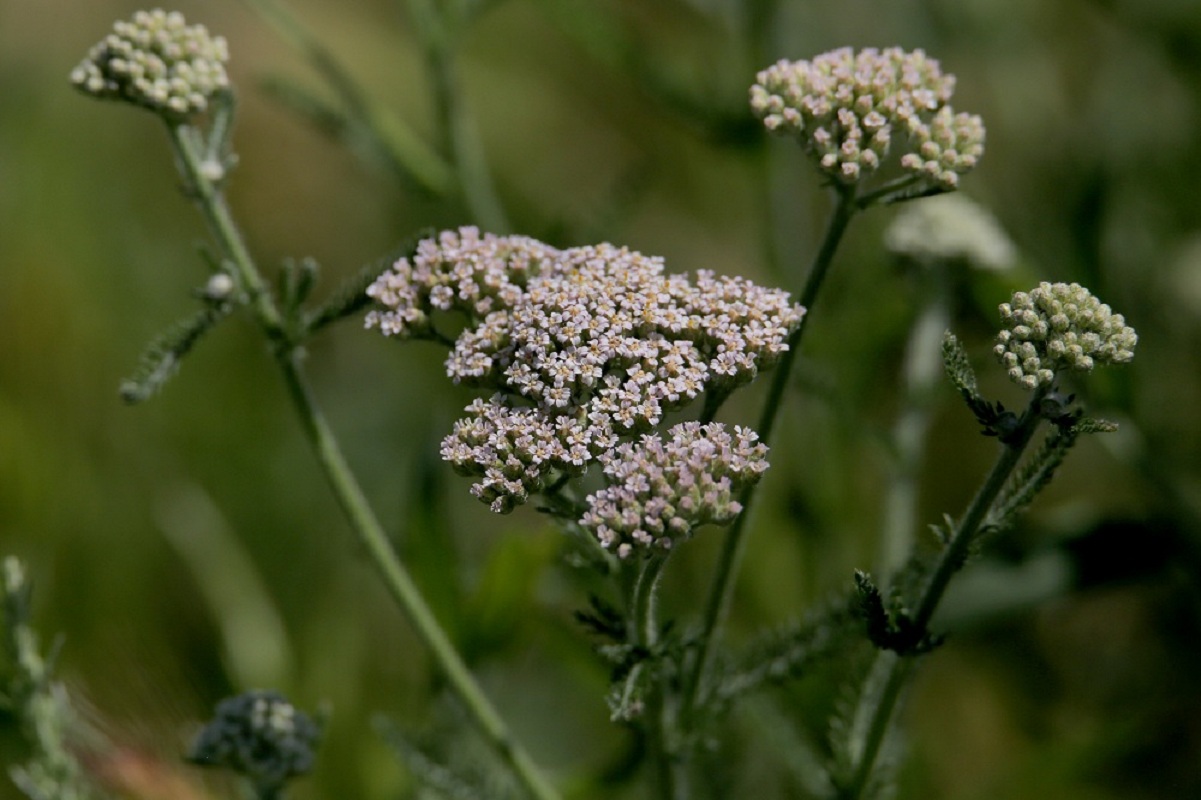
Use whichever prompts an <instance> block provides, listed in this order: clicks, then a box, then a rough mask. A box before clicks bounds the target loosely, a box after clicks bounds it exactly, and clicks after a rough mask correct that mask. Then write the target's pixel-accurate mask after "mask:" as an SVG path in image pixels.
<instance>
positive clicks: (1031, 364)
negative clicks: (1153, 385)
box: [993, 282, 1138, 389]
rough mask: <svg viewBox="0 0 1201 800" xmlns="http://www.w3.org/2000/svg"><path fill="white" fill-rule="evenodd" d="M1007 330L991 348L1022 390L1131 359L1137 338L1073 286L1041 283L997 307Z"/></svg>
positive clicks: (1120, 320) (1106, 308) (1119, 317)
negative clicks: (1064, 373)
mask: <svg viewBox="0 0 1201 800" xmlns="http://www.w3.org/2000/svg"><path fill="white" fill-rule="evenodd" d="M1000 311H1001V321H1002V323H1003V324H1004V325H1005V328H1004V329H1003V330H1002V331H1001V332H1000V333H999V334H997V344H996V346H995V347H994V348H993V352H994V353H995V354H996V356H997V359H998V360H999V361H1000V362H1001V365H1002V366H1003V367H1005V369H1006V370H1007V371H1008V372H1009V377H1010V378H1011V379H1012V380H1013V381H1014V382H1015V383H1017V384H1018V385H1019V386H1022V387H1023V388H1026V389H1037V388H1039V387H1040V386H1049V385H1050V384H1051V383H1052V382H1053V381H1054V380H1055V377H1056V375H1057V374H1058V373H1060V372H1062V371H1064V370H1072V371H1075V372H1088V371H1090V370H1092V368H1093V367H1094V366H1095V365H1097V364H1121V363H1125V362H1127V361H1129V360H1131V359H1132V358H1134V346H1135V345H1136V344H1138V334H1137V333H1135V332H1134V329H1133V328H1131V327H1130V326H1129V325H1127V324H1126V320H1125V318H1123V317H1122V315H1121V314H1114V313H1113V311H1112V310H1111V309H1110V308H1109V306H1107V305H1105V304H1104V303H1102V302H1101V301H1099V300H1098V299H1097V298H1095V297H1093V295H1092V294H1091V293H1090V292H1089V291H1088V289H1085V288H1084V287H1083V286H1081V285H1079V284H1077V283H1046V282H1043V283H1041V284H1039V286H1038V288H1037V289H1035V290H1034V291H1032V292H1017V293H1016V294H1014V296H1013V299H1012V300H1011V301H1010V302H1008V303H1002V304H1001V307H1000Z"/></svg>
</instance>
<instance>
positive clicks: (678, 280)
mask: <svg viewBox="0 0 1201 800" xmlns="http://www.w3.org/2000/svg"><path fill="white" fill-rule="evenodd" d="M368 294H370V295H371V296H372V297H373V298H375V299H376V300H377V301H378V302H379V303H380V304H381V305H382V306H383V308H381V309H378V310H375V311H372V312H370V313H369V314H368V316H367V326H368V327H378V328H379V329H380V330H381V331H382V332H383V333H385V334H386V335H393V336H401V337H406V336H417V337H422V336H425V337H428V336H432V335H434V330H435V329H434V327H433V320H432V318H431V315H433V314H435V312H437V311H452V310H457V311H460V312H463V314H465V316H466V318H467V323H468V324H467V326H466V327H465V328H464V329H463V330H462V331H461V332H460V333H459V335H458V337H457V339H456V340H455V343H454V347H453V349H452V351H451V353H450V355H449V356H448V358H447V362H446V368H447V373H448V375H449V376H450V377H451V378H452V379H453V380H454V381H455V382H456V383H461V384H465V385H468V386H474V387H478V388H482V389H485V390H490V391H491V392H492V393H493V394H492V396H491V398H490V399H488V400H486V401H485V400H482V399H480V400H477V401H475V402H474V403H472V404H471V405H470V406H468V407H467V409H466V412H467V413H466V416H465V417H464V418H463V419H461V420H459V421H458V422H457V423H456V424H455V428H454V431H453V432H452V433H451V435H450V436H448V437H447V438H446V439H445V441H444V442H443V445H442V455H443V458H445V459H446V460H447V461H449V462H450V463H452V464H453V465H454V466H455V467H456V469H457V470H458V471H460V472H461V473H464V474H467V475H472V476H477V477H480V480H479V481H478V482H477V483H476V484H475V485H474V486H473V487H472V492H473V493H474V494H475V495H476V496H477V497H479V498H480V499H481V500H483V501H484V502H487V503H488V504H489V505H490V506H491V507H492V509H493V510H494V511H498V512H504V511H509V510H511V509H512V508H513V507H514V506H516V505H518V504H520V503H524V502H526V500H528V498H529V496H530V495H531V494H533V493H535V492H537V491H539V490H540V489H541V488H542V487H543V486H544V485H545V483H546V481H547V480H548V479H549V478H551V477H552V476H556V475H563V474H568V475H572V474H580V473H583V472H584V471H586V470H587V468H588V465H589V464H591V463H592V462H593V461H595V460H596V459H597V458H598V457H599V456H600V455H601V454H602V453H605V452H607V451H609V450H611V449H612V448H613V447H614V446H616V445H617V443H618V442H619V440H620V439H621V437H629V436H632V435H635V434H638V433H642V432H645V431H648V430H650V429H651V428H653V427H655V426H656V425H658V424H659V423H660V422H661V421H662V420H663V417H664V415H665V414H666V413H668V412H671V411H675V410H678V409H680V408H683V407H684V406H686V405H687V404H688V403H690V402H692V401H693V400H695V399H696V398H697V397H699V396H700V395H701V394H702V393H703V392H705V391H707V390H715V391H719V392H728V391H730V390H732V389H734V388H736V387H738V386H740V385H742V384H745V383H747V382H749V381H750V380H752V379H753V378H754V377H755V375H757V374H758V372H759V370H761V369H764V368H766V367H769V366H771V365H772V364H773V363H774V362H775V361H776V360H777V359H778V358H779V357H780V355H781V354H783V353H784V352H785V351H786V350H787V349H788V337H789V335H790V334H791V333H792V332H793V331H794V330H795V329H796V328H797V326H798V325H799V324H800V321H801V317H802V315H803V314H804V309H802V308H801V307H800V306H798V305H795V304H793V303H791V302H790V300H789V297H788V294H787V293H786V292H784V291H781V290H778V289H765V288H763V287H760V286H758V285H756V284H754V283H752V282H751V281H748V280H745V279H743V278H730V277H720V276H716V275H714V274H713V273H711V272H706V271H700V272H698V273H697V274H696V275H695V277H694V278H692V279H690V278H689V277H688V276H685V275H665V274H664V272H663V261H662V259H659V258H654V257H648V256H644V255H642V254H640V253H636V252H633V251H631V250H628V249H625V248H618V247H614V246H612V245H608V244H601V245H596V246H589V247H573V248H568V249H563V250H559V249H555V248H552V247H550V246H549V245H546V244H543V243H541V242H537V241H536V240H533V239H529V238H525V237H515V236H494V235H491V234H481V233H480V232H479V231H477V230H476V229H474V228H462V229H460V230H458V231H447V232H444V233H442V234H441V235H440V236H439V237H438V238H437V239H431V240H427V241H424V242H422V243H421V244H420V246H419V248H418V251H417V253H416V255H415V256H414V257H413V258H412V259H402V260H401V261H400V262H398V263H397V264H396V265H395V266H394V267H393V268H392V270H390V271H389V272H387V273H385V274H384V275H382V276H381V277H380V278H379V279H378V280H377V281H376V282H375V283H374V284H373V285H372V286H371V288H370V289H369V290H368Z"/></svg>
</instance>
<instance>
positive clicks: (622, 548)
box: [580, 422, 768, 558]
mask: <svg viewBox="0 0 1201 800" xmlns="http://www.w3.org/2000/svg"><path fill="white" fill-rule="evenodd" d="M667 435H668V436H669V437H670V438H669V441H667V442H666V443H664V442H663V440H662V439H660V438H659V436H658V435H656V434H646V435H644V436H642V437H641V439H640V440H639V441H638V442H636V443H630V442H627V443H625V444H622V445H620V446H619V447H618V448H617V449H616V450H615V451H613V452H610V453H606V454H605V455H603V456H602V457H601V461H602V463H603V464H604V474H605V482H606V483H607V484H608V486H607V488H604V489H601V490H600V491H599V492H596V493H595V494H591V495H589V496H588V510H587V512H585V514H584V517H583V518H582V519H581V520H580V524H581V525H582V526H583V527H584V528H586V529H588V530H589V531H591V532H592V533H593V534H594V535H595V536H596V537H597V539H598V540H599V541H600V543H601V546H602V547H604V548H606V549H611V550H614V551H615V552H616V553H617V555H618V556H619V557H620V558H626V557H628V556H629V555H630V554H631V553H632V552H634V550H635V548H639V549H641V550H644V551H647V552H650V553H653V552H656V551H658V552H663V551H666V550H670V549H671V547H672V545H673V544H674V543H675V542H678V541H681V540H683V539H686V538H687V537H688V536H690V535H691V533H692V531H693V529H694V528H697V527H699V526H700V525H704V524H706V523H716V524H719V525H724V524H726V523H729V522H731V521H732V520H733V519H734V517H736V516H738V514H739V512H741V511H742V505H741V504H740V503H739V502H738V501H737V500H735V499H734V498H735V497H736V496H737V495H738V493H739V492H740V491H741V490H742V489H743V488H744V487H745V486H747V485H750V484H753V483H756V482H757V481H758V480H759V478H760V477H761V476H762V475H763V473H764V471H766V470H767V467H768V464H767V447H766V445H763V444H761V443H760V442H759V436H758V434H756V433H755V432H754V431H752V430H750V429H749V428H739V427H736V428H734V433H733V435H731V434H730V433H728V432H727V431H726V428H725V426H724V425H722V424H721V423H719V422H712V423H709V424H708V425H701V424H700V423H699V422H685V423H681V424H679V425H676V426H674V427H672V428H671V429H670V430H668V431H667Z"/></svg>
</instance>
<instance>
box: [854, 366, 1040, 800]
mask: <svg viewBox="0 0 1201 800" xmlns="http://www.w3.org/2000/svg"><path fill="white" fill-rule="evenodd" d="M1045 394H1046V389H1045V388H1044V389H1039V390H1037V391H1035V392H1034V394H1033V395H1032V396H1031V398H1030V404H1029V405H1028V406H1027V407H1026V410H1025V412H1023V414H1022V417H1021V419H1020V420H1019V422H1018V427H1017V430H1016V431H1015V432H1014V434H1013V436H1012V437H1010V438H1009V439H1008V440H1007V441H1006V442H1004V443H1003V446H1002V450H1001V453H1000V454H999V455H998V456H997V460H996V463H994V464H993V467H992V470H991V471H990V472H989V473H988V477H987V478H985V479H984V483H983V484H982V485H981V486H980V488H979V490H977V492H976V496H975V497H973V498H972V502H971V504H970V505H969V506H968V508H967V511H965V512H964V514H963V516H962V517H961V518H960V520H959V523H958V524H957V525H956V526H955V530H954V532H953V533H952V535H951V540H950V541H949V542H948V543H947V545H946V547H944V548H943V551H942V554H941V555H940V556H939V559H938V564H937V565H936V566H935V568H934V572H932V573H931V575H930V578H929V580H927V582H926V586H925V588H924V589H923V590H922V594H921V596H920V597H919V598H918V601H917V603H916V606H917V611H916V612H915V613H914V615H913V619H912V622H913V626H914V629H915V630H919V631H924V630H926V628H927V626H928V625H929V623H930V620H931V618H932V617H933V616H934V612H935V610H937V608H938V604H939V602H940V601H941V600H942V597H943V593H944V592H945V591H946V588H947V585H948V584H949V583H950V582H951V578H952V576H954V574H955V573H956V572H958V571H959V569H960V568H961V567H962V566H963V563H964V561H965V560H966V559H967V556H968V554H969V553H970V551H971V546H972V543H973V542H974V541H975V540H976V537H977V535H978V534H979V533H980V529H981V527H982V525H983V524H984V522H985V520H986V519H987V517H988V512H989V509H990V508H992V504H993V502H994V501H995V500H996V499H997V495H998V494H999V493H1000V491H1001V489H1002V488H1003V487H1004V486H1005V482H1006V481H1007V480H1009V476H1010V474H1012V473H1013V470H1014V469H1015V468H1016V467H1017V465H1018V463H1019V462H1020V461H1021V459H1022V454H1023V453H1024V452H1025V451H1026V447H1027V446H1028V445H1029V444H1030V440H1031V438H1033V436H1034V433H1035V431H1036V430H1037V429H1038V426H1039V423H1040V422H1041V421H1042V418H1041V417H1040V416H1039V413H1038V407H1039V404H1040V403H1041V402H1042V399H1043V396H1044V395H1045ZM884 659H887V661H885V662H883V663H886V664H887V667H886V669H887V670H888V676H887V678H886V680H885V684H884V687H885V688H884V691H882V692H881V693H880V694H879V695H878V696H876V697H875V698H872V700H873V701H874V703H875V705H874V707H873V708H871V709H870V710H867V711H866V712H865V713H868V714H870V720H871V721H870V724H869V725H868V735H867V738H866V740H865V743H864V747H863V752H862V755H861V757H860V760H859V763H858V764H857V765H856V767H855V772H854V774H853V776H852V779H851V783H850V785H849V786H848V787H847V789H846V791H845V792H843V793H842V794H840V795H839V797H840V798H841V800H858V798H860V797H862V795H863V792H864V790H865V789H866V788H867V786H868V784H869V783H870V782H871V777H872V773H873V771H874V770H875V765H876V758H877V756H878V755H879V754H880V748H881V747H882V746H883V743H884V740H885V737H886V734H887V732H888V729H889V727H890V723H891V721H892V714H893V711H894V710H895V708H896V705H897V700H898V699H899V698H900V695H901V689H902V687H903V686H904V684H905V679H906V678H907V677H908V674H909V670H910V666H911V665H912V663H913V657H912V656H906V657H899V656H897V655H896V654H895V653H891V652H882V653H880V655H879V656H878V659H877V667H878V666H879V665H880V664H881V663H882V661H881V660H884ZM873 671H875V668H873Z"/></svg>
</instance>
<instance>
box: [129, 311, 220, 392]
mask: <svg viewBox="0 0 1201 800" xmlns="http://www.w3.org/2000/svg"><path fill="white" fill-rule="evenodd" d="M232 310H233V305H232V304H230V303H212V304H210V305H208V306H206V307H205V308H203V309H201V310H200V311H198V312H196V313H195V314H194V315H192V316H191V317H188V318H187V319H183V320H180V321H179V322H176V323H175V324H174V325H172V326H171V327H170V328H168V329H167V330H165V331H163V332H162V333H161V334H159V335H158V336H157V337H155V338H154V339H153V340H152V341H151V342H150V344H149V345H148V346H147V348H146V350H145V351H144V352H143V353H142V357H141V359H140V361H139V363H138V367H137V369H136V370H135V371H134V373H133V375H131V376H130V377H129V378H128V379H126V380H125V381H124V382H122V384H121V389H120V391H121V399H122V400H124V401H125V402H126V403H129V404H130V405H133V404H135V403H141V402H143V401H145V400H148V399H149V398H150V397H151V396H153V395H154V394H155V393H157V392H158V391H159V390H160V389H162V388H163V386H165V385H166V383H167V381H169V380H170V379H171V378H172V377H174V376H175V373H176V372H178V371H179V365H180V362H181V361H182V360H183V358H184V356H186V355H187V354H188V353H189V352H191V350H192V348H193V347H194V346H195V345H196V343H197V342H198V341H200V338H201V337H202V336H204V334H206V333H208V332H209V331H210V330H212V329H213V328H214V327H216V325H217V323H219V322H220V321H221V320H223V319H225V318H226V317H228V316H229V314H230V312H231V311H232Z"/></svg>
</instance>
